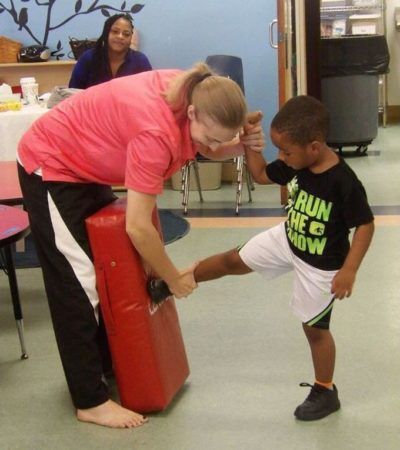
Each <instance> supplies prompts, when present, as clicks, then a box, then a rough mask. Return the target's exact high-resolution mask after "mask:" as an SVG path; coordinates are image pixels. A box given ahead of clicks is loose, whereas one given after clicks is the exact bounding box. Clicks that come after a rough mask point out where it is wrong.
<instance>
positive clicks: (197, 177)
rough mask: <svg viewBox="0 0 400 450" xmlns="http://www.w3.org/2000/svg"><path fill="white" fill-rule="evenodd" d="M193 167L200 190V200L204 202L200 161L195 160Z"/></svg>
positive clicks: (198, 189)
mask: <svg viewBox="0 0 400 450" xmlns="http://www.w3.org/2000/svg"><path fill="white" fill-rule="evenodd" d="M193 168H194V175H195V177H196V183H197V191H198V192H199V198H200V202H201V203H203V201H204V200H203V192H202V190H201V183H200V173H199V163H198V162H197V161H193Z"/></svg>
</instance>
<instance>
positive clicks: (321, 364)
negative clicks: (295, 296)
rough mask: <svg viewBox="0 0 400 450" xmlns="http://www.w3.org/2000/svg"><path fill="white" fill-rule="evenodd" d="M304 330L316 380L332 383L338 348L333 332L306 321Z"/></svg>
mask: <svg viewBox="0 0 400 450" xmlns="http://www.w3.org/2000/svg"><path fill="white" fill-rule="evenodd" d="M303 330H304V333H305V335H306V337H307V340H308V343H309V345H310V349H311V355H312V361H313V365H314V373H315V381H316V382H319V384H322V385H328V386H329V385H332V380H333V371H334V369H335V356H336V348H335V341H334V340H333V337H332V334H331V332H330V331H329V329H323V328H317V327H312V326H309V325H307V324H305V323H303Z"/></svg>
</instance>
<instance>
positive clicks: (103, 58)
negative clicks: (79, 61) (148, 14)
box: [93, 14, 134, 73]
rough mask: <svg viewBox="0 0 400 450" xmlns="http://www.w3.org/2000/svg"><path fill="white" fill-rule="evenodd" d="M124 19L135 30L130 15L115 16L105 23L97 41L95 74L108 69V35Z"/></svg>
mask: <svg viewBox="0 0 400 450" xmlns="http://www.w3.org/2000/svg"><path fill="white" fill-rule="evenodd" d="M119 19H124V20H126V21H127V22H129V23H130V25H131V27H132V31H133V29H134V25H133V20H132V17H131V16H130V15H129V14H114V15H113V16H111V17H109V18H108V19H107V20H106V21H105V22H104V27H103V32H102V33H101V36H100V37H99V39H97V42H96V46H95V49H94V58H93V60H94V67H93V68H94V70H95V73H96V72H97V73H101V72H103V71H105V70H107V69H108V67H109V60H108V35H109V34H110V30H111V27H112V26H113V25H114V23H115V22H116V21H117V20H119Z"/></svg>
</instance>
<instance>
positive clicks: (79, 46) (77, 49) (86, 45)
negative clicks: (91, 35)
mask: <svg viewBox="0 0 400 450" xmlns="http://www.w3.org/2000/svg"><path fill="white" fill-rule="evenodd" d="M96 42H97V39H76V38H71V37H70V38H69V45H70V47H71V50H72V53H73V55H74V58H75V59H79V57H80V56H81V55H82V53H84V52H85V51H86V50H89V49H90V48H94V47H95V46H96Z"/></svg>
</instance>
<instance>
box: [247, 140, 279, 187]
mask: <svg viewBox="0 0 400 450" xmlns="http://www.w3.org/2000/svg"><path fill="white" fill-rule="evenodd" d="M245 156H246V164H247V168H248V169H249V171H250V173H251V176H252V177H253V179H254V181H255V182H256V183H258V184H272V183H273V181H272V180H270V179H269V178H268V176H267V172H266V168H267V164H268V163H267V161H265V159H264V156H263V154H262V153H261V152H258V151H255V150H250V149H249V148H247V147H245Z"/></svg>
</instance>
